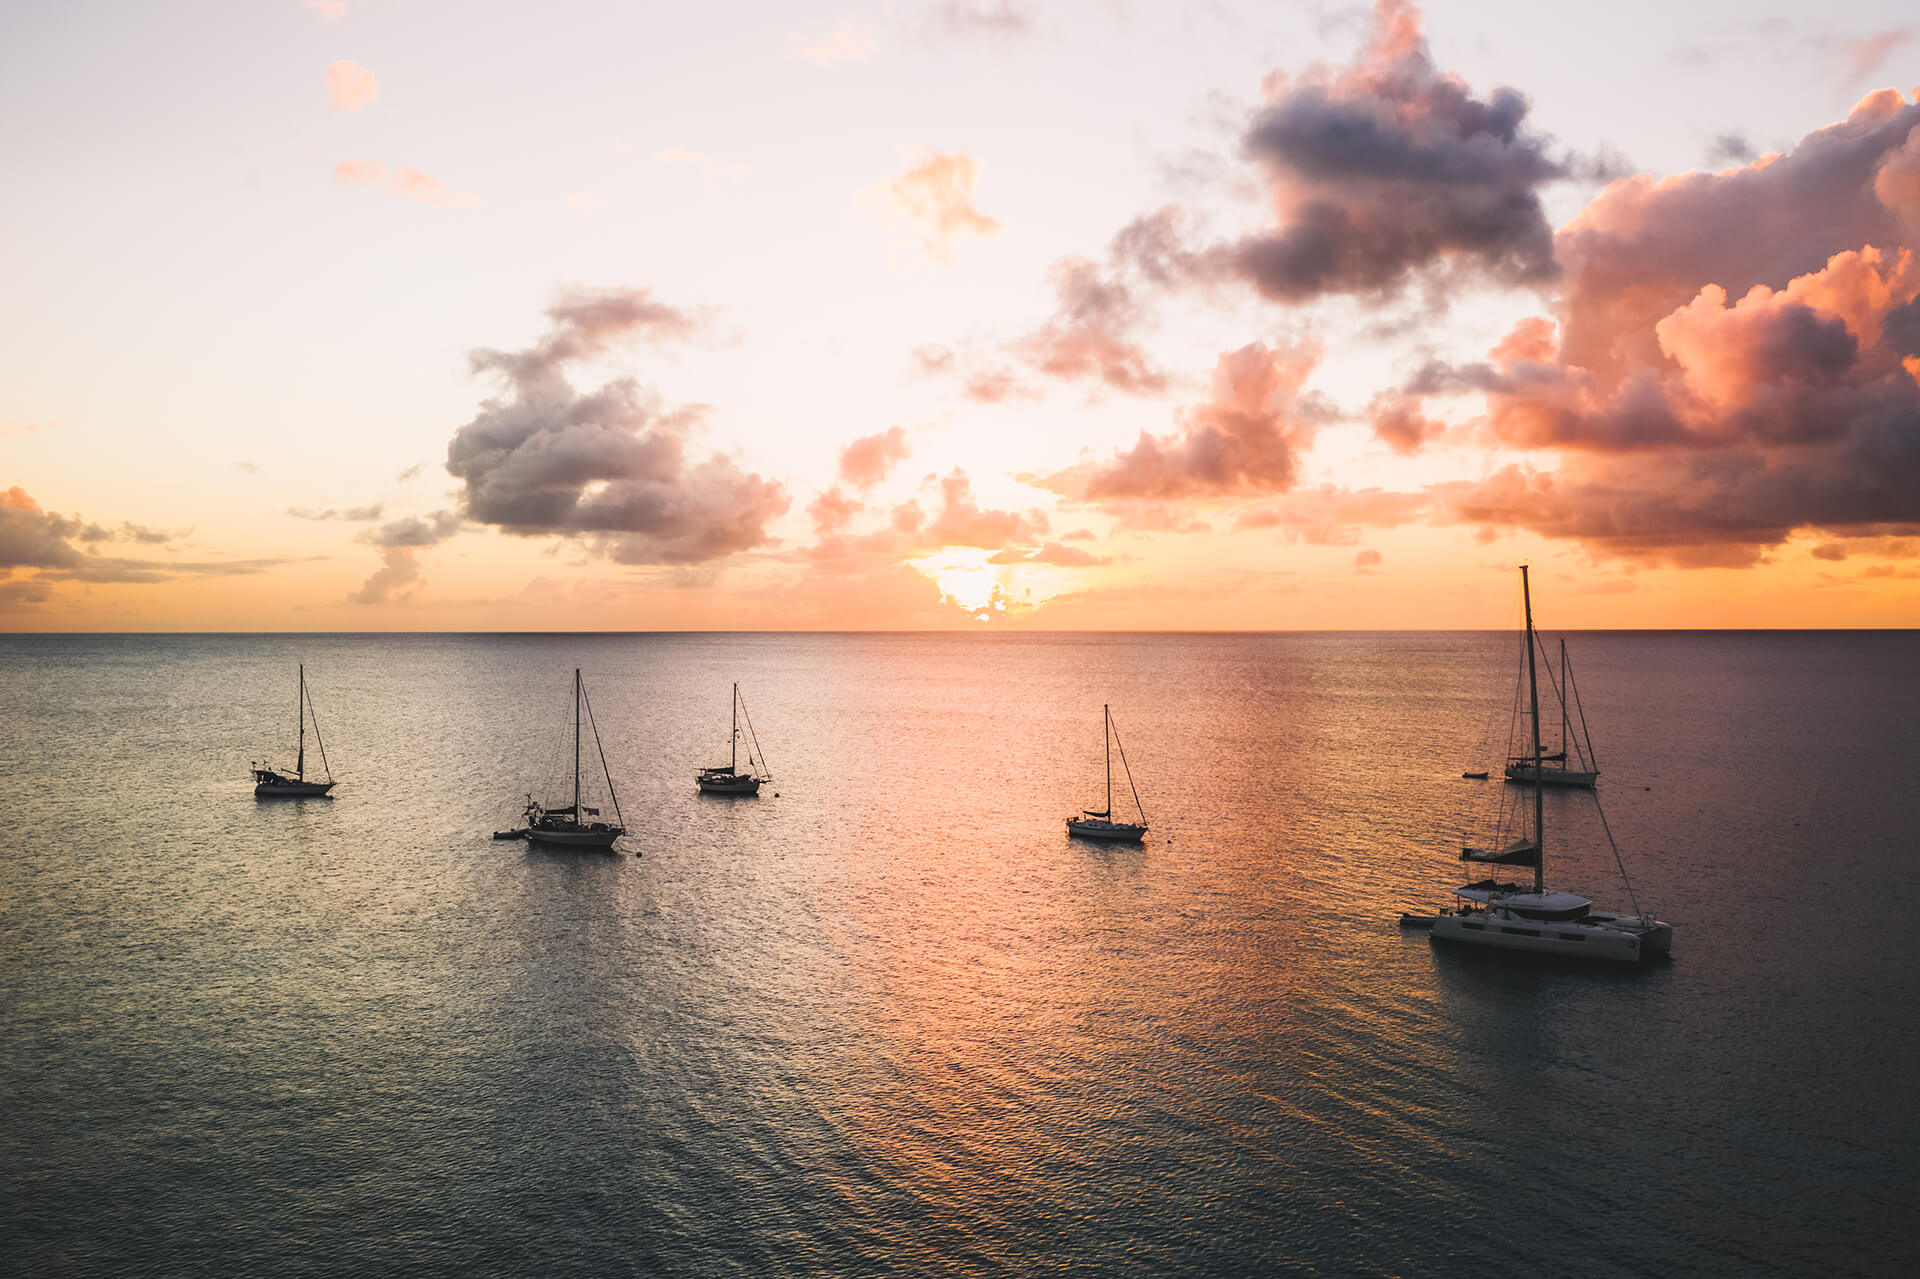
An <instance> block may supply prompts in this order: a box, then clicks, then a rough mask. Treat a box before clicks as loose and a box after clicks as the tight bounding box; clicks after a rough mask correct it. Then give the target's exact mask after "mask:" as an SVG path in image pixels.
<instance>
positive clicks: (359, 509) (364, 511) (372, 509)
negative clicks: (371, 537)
mask: <svg viewBox="0 0 1920 1279" xmlns="http://www.w3.org/2000/svg"><path fill="white" fill-rule="evenodd" d="M380 510H381V507H380V503H378V502H375V503H373V504H372V505H370V506H348V507H341V508H338V509H336V508H334V507H331V506H329V507H326V508H324V509H322V510H314V509H313V508H311V507H305V506H290V507H288V508H287V514H288V515H291V516H293V517H294V518H295V519H297V520H350V521H364V520H377V519H379V518H380Z"/></svg>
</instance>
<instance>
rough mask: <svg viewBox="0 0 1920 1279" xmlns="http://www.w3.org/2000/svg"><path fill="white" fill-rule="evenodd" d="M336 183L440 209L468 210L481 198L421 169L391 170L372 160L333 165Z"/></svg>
mask: <svg viewBox="0 0 1920 1279" xmlns="http://www.w3.org/2000/svg"><path fill="white" fill-rule="evenodd" d="M333 180H334V181H335V182H337V183H339V184H340V185H341V186H362V187H372V188H374V189H376V190H380V191H385V192H387V193H388V194H389V195H395V196H398V197H400V198H401V199H403V200H411V201H413V202H414V203H415V204H425V205H430V206H432V207H435V208H441V209H465V208H471V207H473V206H474V205H476V204H479V203H480V197H479V196H477V195H468V194H467V193H465V192H463V191H456V190H455V189H454V188H453V187H452V186H450V185H448V184H447V183H445V182H443V181H441V180H440V179H439V178H431V177H428V176H427V175H426V174H424V173H422V172H420V170H418V169H395V170H389V169H388V168H387V167H386V166H385V165H384V164H379V163H376V162H375V161H372V160H342V161H340V163H338V164H336V165H334V166H333Z"/></svg>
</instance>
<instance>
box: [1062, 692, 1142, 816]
mask: <svg viewBox="0 0 1920 1279" xmlns="http://www.w3.org/2000/svg"><path fill="white" fill-rule="evenodd" d="M1100 717H1101V721H1102V724H1103V725H1104V732H1105V734H1106V750H1107V806H1106V807H1105V808H1102V809H1100V810H1098V811H1095V810H1094V809H1091V808H1089V809H1087V810H1085V811H1084V812H1082V813H1081V814H1080V815H1079V816H1078V817H1069V818H1067V834H1069V835H1078V836H1080V837H1081V838H1082V839H1107V840H1123V841H1126V842H1128V843H1135V844H1137V843H1139V842H1140V840H1141V839H1142V838H1143V837H1144V836H1145V835H1146V833H1147V810H1146V809H1144V808H1142V807H1140V788H1139V787H1137V786H1135V785H1134V784H1133V769H1132V768H1130V767H1128V765H1127V748H1126V747H1125V746H1121V747H1120V767H1121V768H1122V769H1125V770H1126V774H1127V789H1128V790H1130V791H1132V792H1133V807H1134V811H1135V812H1137V813H1139V814H1140V820H1139V821H1137V822H1116V821H1114V820H1113V748H1114V746H1115V745H1117V744H1118V743H1119V741H1120V733H1119V731H1118V730H1117V729H1115V728H1114V726H1113V709H1112V708H1111V707H1109V706H1102V707H1101V708H1100Z"/></svg>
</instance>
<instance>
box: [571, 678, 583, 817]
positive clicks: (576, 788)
mask: <svg viewBox="0 0 1920 1279" xmlns="http://www.w3.org/2000/svg"><path fill="white" fill-rule="evenodd" d="M573 820H574V821H576V822H578V821H580V668H579V667H578V666H576V667H574V668H573ZM583 824H584V823H583Z"/></svg>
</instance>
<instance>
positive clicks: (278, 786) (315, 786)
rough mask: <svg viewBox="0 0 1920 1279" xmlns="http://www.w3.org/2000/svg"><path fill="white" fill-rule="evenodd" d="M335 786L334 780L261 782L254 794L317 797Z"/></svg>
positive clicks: (269, 796) (271, 797)
mask: <svg viewBox="0 0 1920 1279" xmlns="http://www.w3.org/2000/svg"><path fill="white" fill-rule="evenodd" d="M333 787H334V783H332V782H261V783H260V784H259V785H258V786H255V787H254V788H253V795H254V798H255V799H317V798H319V797H320V796H322V795H325V794H326V793H327V792H328V791H330V790H332V789H333Z"/></svg>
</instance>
